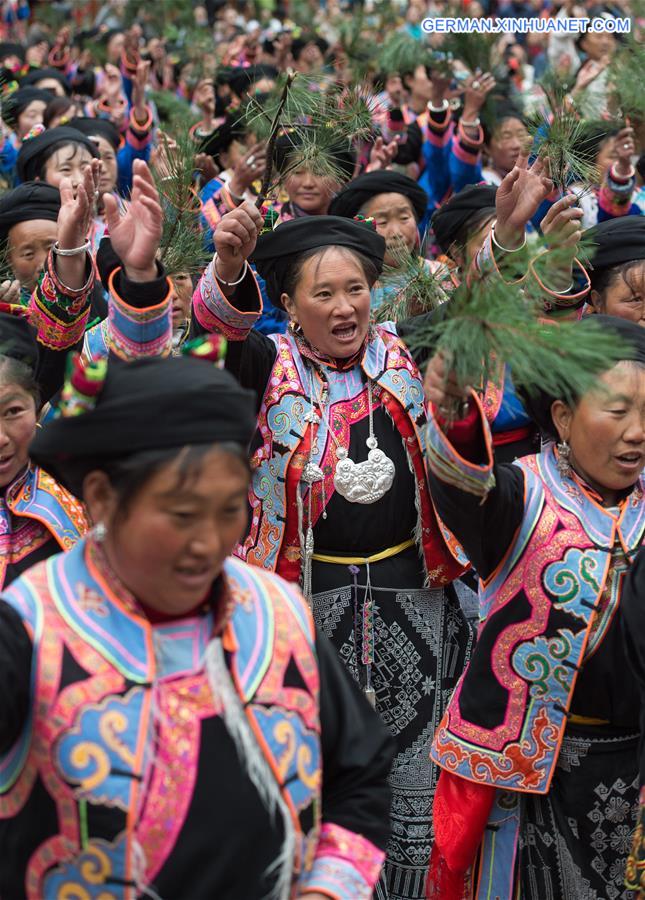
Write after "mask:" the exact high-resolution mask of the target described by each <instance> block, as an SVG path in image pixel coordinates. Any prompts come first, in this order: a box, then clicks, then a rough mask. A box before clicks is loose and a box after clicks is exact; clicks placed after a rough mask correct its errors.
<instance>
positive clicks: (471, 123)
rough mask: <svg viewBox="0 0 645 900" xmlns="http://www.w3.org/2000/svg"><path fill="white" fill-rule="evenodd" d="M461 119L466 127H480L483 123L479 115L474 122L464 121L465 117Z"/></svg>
mask: <svg viewBox="0 0 645 900" xmlns="http://www.w3.org/2000/svg"><path fill="white" fill-rule="evenodd" d="M459 121H460V122H461V124H462V125H463V127H464V128H479V126H480V125H481V121H480V119H479V116H478V117H477V118H476V119H475V120H474V122H464V120H463V119H460V120H459Z"/></svg>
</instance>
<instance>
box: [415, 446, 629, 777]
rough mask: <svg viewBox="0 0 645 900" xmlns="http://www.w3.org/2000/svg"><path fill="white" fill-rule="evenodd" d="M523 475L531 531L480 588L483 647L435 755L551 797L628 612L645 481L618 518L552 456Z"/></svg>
mask: <svg viewBox="0 0 645 900" xmlns="http://www.w3.org/2000/svg"><path fill="white" fill-rule="evenodd" d="M516 465H519V466H520V467H521V468H522V470H523V472H524V477H525V485H526V487H525V508H524V516H523V520H522V525H521V527H520V529H519V532H518V534H517V535H516V537H515V540H514V541H513V544H512V546H511V547H510V548H509V550H508V552H507V554H506V556H505V557H504V559H503V560H502V562H501V563H500V565H499V567H498V569H497V570H496V571H495V572H494V573H493V574H492V575H491V576H490V578H489V579H488V580H487V582H486V583H485V584H483V585H482V586H481V588H480V612H481V617H482V620H483V621H482V624H481V627H480V632H479V639H478V643H477V645H476V647H475V650H474V653H473V656H472V657H471V661H470V664H469V666H468V668H467V669H466V671H465V673H464V675H463V676H462V678H461V680H460V682H459V684H458V686H457V688H456V689H455V692H454V694H453V696H452V699H451V701H450V704H449V706H448V709H447V711H446V713H445V715H444V718H443V720H442V722H441V725H440V727H439V729H438V731H437V733H436V735H435V740H434V744H433V747H432V753H431V755H432V758H433V759H434V760H435V761H436V762H437V763H438V764H439V765H440V766H442V767H443V768H445V769H447V770H448V771H450V772H453V773H455V774H456V775H459V776H461V777H462V778H466V779H468V780H470V781H476V782H479V783H483V784H489V785H494V786H495V787H497V788H500V789H510V790H517V791H527V792H531V793H537V794H544V793H546V792H547V791H548V790H549V786H550V783H551V779H552V776H553V772H554V769H555V765H556V762H557V758H558V753H559V749H560V744H561V742H562V737H563V735H564V730H565V727H566V714H567V711H568V709H569V707H570V704H571V700H572V696H573V692H574V689H575V686H576V679H577V673H578V669H579V667H580V665H581V663H582V662H583V660H584V659H585V655H586V654H587V653H589V652H591V651H592V650H593V649H594V648H595V647H597V646H598V644H599V643H600V642H601V641H602V638H603V635H604V634H605V633H606V631H607V629H608V627H609V624H610V623H611V620H612V617H613V615H614V613H615V611H616V609H617V607H618V604H619V602H620V595H619V581H618V580H616V581H615V583H612V590H611V592H610V593H609V598H608V602H603V603H602V604H601V600H602V599H603V592H604V590H605V586H606V582H607V577H608V574H609V569H610V563H611V556H612V549H613V548H614V546H615V544H616V542H617V541H618V542H620V545H621V546H622V549H623V550H624V552H625V555H626V556H627V558H628V559H631V558H632V557H633V554H634V553H635V552H636V550H637V549H638V548H639V547H640V546H641V544H642V542H643V534H644V532H645V503H644V502H643V488H644V486H645V483H644V482H643V479H642V478H641V481H640V482H639V483H638V484H637V486H636V487H635V488H634V490H633V491H632V493H631V494H630V495H629V497H628V498H627V499H626V500H625V501H624V502H623V503H622V505H621V508H620V512H619V513H618V515H613V514H612V513H611V512H610V511H609V510H607V509H604V508H603V507H602V506H600V504H599V503H597V502H596V501H595V500H594V499H593V497H592V496H591V495H590V494H588V493H586V492H585V491H584V490H583V489H582V488H581V487H580V485H579V483H578V482H576V481H574V480H572V479H569V478H564V479H563V478H562V477H561V476H560V474H559V473H558V471H557V468H556V459H555V454H554V452H553V448H550V449H548V450H546V451H545V452H544V453H541V454H539V455H537V456H529V457H526V458H524V459H522V460H520V461H518V462H517V463H516ZM606 596H607V595H606V594H605V597H606ZM594 613H597V615H594ZM476 697H479V698H484V700H483V702H477V701H476Z"/></svg>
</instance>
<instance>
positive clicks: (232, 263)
mask: <svg viewBox="0 0 645 900" xmlns="http://www.w3.org/2000/svg"><path fill="white" fill-rule="evenodd" d="M263 225H264V219H263V218H262V216H261V215H260V213H259V211H258V210H257V209H256V208H255V205H254V204H253V203H251V202H250V201H248V200H247V201H245V202H244V203H242V204H241V206H238V207H237V208H236V209H233V210H231V212H229V213H226V215H225V216H222V218H221V220H220V222H219V224H218V225H217V228H216V229H215V233H214V235H213V241H214V243H215V250H216V253H217V273H216V274H217V275H218V276H219V277H220V278H221V279H222V280H223V281H236V280H237V279H238V278H239V276H240V274H241V272H242V267H243V266H244V261H245V260H246V259H248V257H249V256H250V255H251V253H253V251H254V250H255V245H256V243H257V239H258V235H259V234H260V231H261V230H262V226H263Z"/></svg>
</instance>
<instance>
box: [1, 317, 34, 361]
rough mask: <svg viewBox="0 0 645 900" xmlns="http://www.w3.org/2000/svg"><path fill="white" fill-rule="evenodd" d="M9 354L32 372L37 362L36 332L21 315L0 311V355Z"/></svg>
mask: <svg viewBox="0 0 645 900" xmlns="http://www.w3.org/2000/svg"><path fill="white" fill-rule="evenodd" d="M2 356H9V357H10V358H11V359H16V360H18V362H21V363H23V364H24V365H25V366H27V367H28V368H29V369H31V371H32V372H34V371H35V370H36V365H37V363H38V344H37V343H36V332H35V330H34V329H33V328H32V327H31V325H30V324H29V323H28V322H27V319H25V318H23V317H22V316H13V315H10V314H9V313H6V312H0V357H2Z"/></svg>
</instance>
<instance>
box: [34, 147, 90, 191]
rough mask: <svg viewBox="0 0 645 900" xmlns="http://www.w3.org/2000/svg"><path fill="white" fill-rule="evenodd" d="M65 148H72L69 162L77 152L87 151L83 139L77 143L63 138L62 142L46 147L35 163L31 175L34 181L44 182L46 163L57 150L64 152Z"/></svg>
mask: <svg viewBox="0 0 645 900" xmlns="http://www.w3.org/2000/svg"><path fill="white" fill-rule="evenodd" d="M65 147H73V148H74V152H73V153H72V155H71V156H70V160H71V159H74V157H75V156H76V154H77V153H78V151H79V150H87V146H86V144H85V141H84V140H83V139H79V142H78V143H76V141H71V140H69V139H68V138H64V139H63V140H62V141H56V143H55V144H52V145H51V146H50V147H47V148H46V149H45V150H43V152H42V153H41V154H40V155H39V156H38V159H37V161H36V168H35V170H34V172H33V174H32V175H31V177H32V178H33V180H34V181H44V180H45V170H46V168H47V163H48V162H49V160H50V159H51V158H52V156H54V155H55V154H56V153H58V151H59V150H64V149H65Z"/></svg>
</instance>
